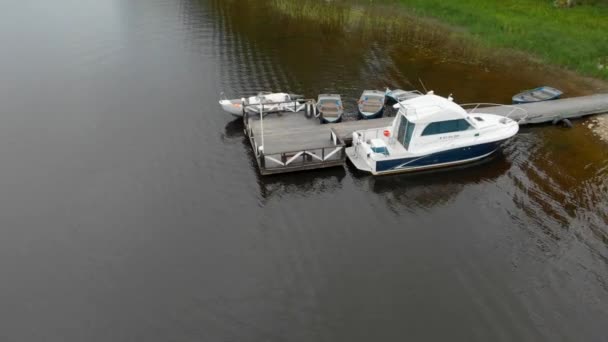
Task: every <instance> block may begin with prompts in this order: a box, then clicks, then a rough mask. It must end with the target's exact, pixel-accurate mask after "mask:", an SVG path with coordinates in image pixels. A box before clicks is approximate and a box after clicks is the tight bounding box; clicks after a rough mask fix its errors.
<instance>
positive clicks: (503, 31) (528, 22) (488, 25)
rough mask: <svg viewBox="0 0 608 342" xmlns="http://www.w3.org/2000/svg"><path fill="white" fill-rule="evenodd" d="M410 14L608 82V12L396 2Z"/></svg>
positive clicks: (531, 3) (470, 0) (479, 2)
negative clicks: (434, 19) (463, 30)
mask: <svg viewBox="0 0 608 342" xmlns="http://www.w3.org/2000/svg"><path fill="white" fill-rule="evenodd" d="M396 1H397V2H399V3H400V4H402V5H403V6H405V7H406V8H407V9H409V10H410V11H414V12H416V13H417V14H420V15H423V16H427V17H432V18H436V19H438V20H440V21H441V22H444V23H446V24H449V25H454V26H457V27H461V28H464V29H465V30H466V31H467V32H468V35H470V36H472V38H474V39H475V40H477V41H478V42H480V43H481V44H483V45H486V46H487V47H489V48H494V47H498V48H508V49H514V50H519V51H524V52H527V53H530V54H532V55H534V56H537V57H539V58H540V59H541V60H543V61H545V62H549V63H552V64H557V65H561V66H565V67H567V68H569V69H572V70H575V71H578V72H579V73H582V74H585V75H590V76H595V77H600V78H603V79H608V6H606V5H583V6H576V7H574V8H568V9H558V8H555V7H553V5H552V3H553V2H552V1H551V0H517V1H507V0H457V1H456V0H396ZM602 66H603V67H602Z"/></svg>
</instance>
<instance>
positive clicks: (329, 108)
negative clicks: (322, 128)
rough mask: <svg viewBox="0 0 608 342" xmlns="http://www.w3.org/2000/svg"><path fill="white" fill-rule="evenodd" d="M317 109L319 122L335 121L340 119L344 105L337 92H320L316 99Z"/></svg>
mask: <svg viewBox="0 0 608 342" xmlns="http://www.w3.org/2000/svg"><path fill="white" fill-rule="evenodd" d="M317 110H318V112H319V119H320V120H321V123H336V122H340V121H341V120H342V115H343V114H344V106H343V104H342V98H341V97H340V95H338V94H320V95H319V98H318V99H317Z"/></svg>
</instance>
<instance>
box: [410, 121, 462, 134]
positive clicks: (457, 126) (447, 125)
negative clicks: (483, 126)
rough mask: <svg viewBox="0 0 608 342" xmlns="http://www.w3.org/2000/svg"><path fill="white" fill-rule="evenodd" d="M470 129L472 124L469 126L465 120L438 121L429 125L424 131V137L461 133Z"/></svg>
mask: <svg viewBox="0 0 608 342" xmlns="http://www.w3.org/2000/svg"><path fill="white" fill-rule="evenodd" d="M470 128H471V124H469V123H468V122H467V120H465V119H458V120H447V121H437V122H432V123H430V124H428V125H427V126H426V128H425V129H424V131H422V135H423V136H424V135H434V134H444V133H453V132H460V131H466V130H467V129H470Z"/></svg>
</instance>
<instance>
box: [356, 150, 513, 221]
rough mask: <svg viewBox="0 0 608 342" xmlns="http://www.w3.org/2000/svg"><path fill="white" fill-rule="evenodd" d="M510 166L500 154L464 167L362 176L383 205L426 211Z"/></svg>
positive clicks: (493, 176)
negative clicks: (379, 196)
mask: <svg viewBox="0 0 608 342" xmlns="http://www.w3.org/2000/svg"><path fill="white" fill-rule="evenodd" d="M510 168H511V163H510V162H509V161H508V160H506V159H505V157H504V155H503V154H502V153H496V154H495V155H493V156H492V157H490V158H487V159H485V160H482V161H479V162H476V163H472V164H469V165H465V166H460V167H454V168H450V169H444V170H435V171H427V172H422V173H416V174H402V175H399V174H397V175H387V176H385V177H369V176H368V177H365V178H363V179H362V181H361V183H362V185H363V184H365V185H366V186H368V187H369V189H370V190H371V191H373V192H375V193H378V194H382V195H383V196H382V197H383V198H384V199H385V200H386V204H387V206H388V207H389V208H391V210H393V211H395V212H402V211H412V212H414V211H417V210H428V209H429V208H433V207H435V206H443V205H446V204H448V203H449V202H450V201H451V200H453V198H454V197H455V196H457V195H458V194H459V193H460V192H461V191H462V190H464V189H465V188H467V187H468V186H471V185H478V184H485V183H493V182H495V181H496V179H497V178H499V177H501V176H503V175H504V174H505V173H506V172H507V171H508V170H509V169H510Z"/></svg>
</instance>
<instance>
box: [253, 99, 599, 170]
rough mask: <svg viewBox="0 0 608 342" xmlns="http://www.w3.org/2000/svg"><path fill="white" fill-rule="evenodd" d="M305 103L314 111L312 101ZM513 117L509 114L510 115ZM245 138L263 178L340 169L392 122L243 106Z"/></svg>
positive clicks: (545, 105)
mask: <svg viewBox="0 0 608 342" xmlns="http://www.w3.org/2000/svg"><path fill="white" fill-rule="evenodd" d="M307 103H309V104H312V105H313V106H314V100H308V101H307ZM461 106H463V107H464V108H465V109H467V110H472V111H479V112H483V113H487V114H497V115H508V114H510V113H509V112H508V107H505V106H500V105H495V104H481V106H480V105H479V104H475V106H471V105H466V104H464V105H461ZM516 107H517V108H520V109H523V110H524V111H525V112H527V116H525V118H524V117H517V115H511V116H510V117H511V118H513V119H515V120H518V119H521V121H520V124H521V125H528V124H539V123H547V122H549V123H551V122H558V121H560V120H564V119H574V118H580V117H583V116H587V115H593V114H603V113H608V94H598V95H591V96H582V97H574V98H566V99H561V100H553V101H545V102H536V103H528V104H520V105H516ZM511 114H512V113H511ZM243 122H244V124H245V134H246V135H247V137H248V138H249V142H250V143H251V147H252V148H253V151H254V154H255V157H256V161H257V163H258V167H259V169H260V173H261V174H262V175H268V174H275V173H284V172H293V171H302V170H311V169H318V168H325V167H331V166H340V165H342V164H343V163H344V161H345V160H346V153H345V146H346V144H347V143H350V141H351V140H352V134H353V132H354V131H358V130H366V129H373V128H380V127H386V126H390V125H391V123H392V122H393V118H392V117H387V118H380V119H374V120H359V121H346V122H341V123H337V124H323V125H322V124H320V123H319V120H318V119H317V118H314V116H313V117H310V118H309V117H307V116H306V115H305V113H304V112H295V113H293V112H289V113H278V114H265V115H263V116H260V115H258V114H256V115H251V114H248V113H247V111H246V110H245V107H244V113H243Z"/></svg>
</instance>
